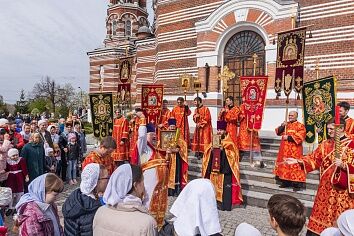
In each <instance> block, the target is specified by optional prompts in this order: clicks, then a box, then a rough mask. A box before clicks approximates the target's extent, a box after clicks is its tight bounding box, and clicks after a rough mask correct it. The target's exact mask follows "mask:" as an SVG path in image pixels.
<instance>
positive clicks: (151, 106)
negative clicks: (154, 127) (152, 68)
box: [141, 84, 163, 123]
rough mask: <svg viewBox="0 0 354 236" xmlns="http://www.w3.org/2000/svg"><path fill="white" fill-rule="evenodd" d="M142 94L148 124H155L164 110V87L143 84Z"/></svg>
mask: <svg viewBox="0 0 354 236" xmlns="http://www.w3.org/2000/svg"><path fill="white" fill-rule="evenodd" d="M141 94H142V95H141V107H142V109H143V111H144V113H145V115H146V118H147V122H151V123H155V122H156V121H157V120H158V118H159V116H160V112H161V109H162V99H163V85H162V84H148V85H146V84H143V85H142V87H141Z"/></svg>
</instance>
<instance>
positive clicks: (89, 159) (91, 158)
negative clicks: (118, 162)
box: [82, 151, 115, 174]
mask: <svg viewBox="0 0 354 236" xmlns="http://www.w3.org/2000/svg"><path fill="white" fill-rule="evenodd" d="M90 163H97V164H100V165H103V166H104V167H106V169H107V170H108V173H109V174H112V173H113V171H114V167H115V165H114V162H113V160H112V158H111V156H106V157H102V156H100V154H98V153H97V152H96V151H91V152H90V153H89V154H88V155H87V156H86V157H85V160H84V161H83V162H82V169H84V168H85V166H87V165H88V164H90Z"/></svg>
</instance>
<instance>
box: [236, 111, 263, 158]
mask: <svg viewBox="0 0 354 236" xmlns="http://www.w3.org/2000/svg"><path fill="white" fill-rule="evenodd" d="M239 118H240V133H239V137H238V149H239V150H240V151H251V136H252V151H253V152H255V151H256V152H260V151H261V143H260V141H259V136H258V131H256V130H254V131H251V129H252V128H251V127H248V124H247V117H246V114H245V108H244V105H243V104H242V105H241V106H240V115H239ZM252 132H253V134H252V135H251V133H252Z"/></svg>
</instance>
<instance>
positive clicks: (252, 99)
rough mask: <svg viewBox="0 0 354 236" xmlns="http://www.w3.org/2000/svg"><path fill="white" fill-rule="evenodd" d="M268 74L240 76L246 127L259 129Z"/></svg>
mask: <svg viewBox="0 0 354 236" xmlns="http://www.w3.org/2000/svg"><path fill="white" fill-rule="evenodd" d="M267 82H268V76H241V77H240V83H241V94H242V103H243V104H244V107H245V113H246V119H247V128H248V129H249V130H260V129H261V127H262V120H263V111H264V105H265V101H266V94H267Z"/></svg>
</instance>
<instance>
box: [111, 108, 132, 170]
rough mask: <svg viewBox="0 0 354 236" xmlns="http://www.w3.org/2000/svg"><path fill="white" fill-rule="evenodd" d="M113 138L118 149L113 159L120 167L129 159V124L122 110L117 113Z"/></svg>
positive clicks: (113, 154)
mask: <svg viewBox="0 0 354 236" xmlns="http://www.w3.org/2000/svg"><path fill="white" fill-rule="evenodd" d="M112 137H113V138H114V140H116V143H117V149H116V150H115V151H114V152H113V153H112V159H113V161H114V162H115V164H116V167H118V166H119V165H121V164H123V163H124V162H125V161H127V160H128V159H129V124H128V120H127V119H126V118H125V117H124V116H123V115H122V113H121V111H120V110H117V111H116V119H115V120H114V124H113V132H112Z"/></svg>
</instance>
